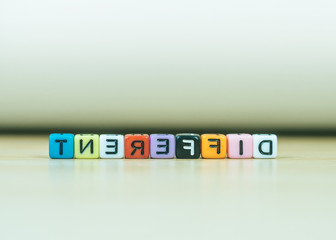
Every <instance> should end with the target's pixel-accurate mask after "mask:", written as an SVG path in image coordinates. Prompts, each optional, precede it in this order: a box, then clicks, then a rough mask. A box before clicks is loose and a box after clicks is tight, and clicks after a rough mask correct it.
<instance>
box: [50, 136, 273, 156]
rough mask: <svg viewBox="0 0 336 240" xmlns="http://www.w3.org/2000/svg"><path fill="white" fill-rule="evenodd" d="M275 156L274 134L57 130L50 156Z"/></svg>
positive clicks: (52, 139)
mask: <svg viewBox="0 0 336 240" xmlns="http://www.w3.org/2000/svg"><path fill="white" fill-rule="evenodd" d="M200 155H201V156H202V158H225V157H226V156H228V157H229V158H252V157H254V158H275V157H276V156H277V136H276V135H274V134H254V135H250V134H228V135H226V136H225V135H223V134H203V135H198V134H191V133H190V134H187V133H185V134H177V135H176V137H175V136H174V135H172V134H151V135H147V134H128V135H125V136H123V135H119V134H102V135H100V136H99V135H97V134H76V135H73V134H68V133H67V134H58V133H53V134H51V135H50V137H49V156H50V158H61V159H66V158H86V159H88V158H99V157H100V158H136V159H140V158H149V156H150V157H151V158H174V157H175V156H176V158H183V159H197V158H199V157H200Z"/></svg>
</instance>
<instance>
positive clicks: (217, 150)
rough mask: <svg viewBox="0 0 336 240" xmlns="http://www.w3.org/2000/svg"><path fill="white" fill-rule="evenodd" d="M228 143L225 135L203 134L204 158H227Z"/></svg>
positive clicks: (202, 152) (202, 149) (202, 151)
mask: <svg viewBox="0 0 336 240" xmlns="http://www.w3.org/2000/svg"><path fill="white" fill-rule="evenodd" d="M226 142H227V141H226V136H225V135H223V134H202V135H201V154H202V158H225V157H226V145H227V144H226Z"/></svg>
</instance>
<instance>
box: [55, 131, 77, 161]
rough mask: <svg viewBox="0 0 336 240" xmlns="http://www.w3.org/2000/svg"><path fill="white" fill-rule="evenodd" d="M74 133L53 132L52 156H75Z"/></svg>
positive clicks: (63, 157)
mask: <svg viewBox="0 0 336 240" xmlns="http://www.w3.org/2000/svg"><path fill="white" fill-rule="evenodd" d="M74 138H75V137H74V135H73V134H70V133H53V134H50V136H49V157H50V158H62V159H65V158H73V156H74Z"/></svg>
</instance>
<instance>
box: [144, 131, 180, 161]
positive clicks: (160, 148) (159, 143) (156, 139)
mask: <svg viewBox="0 0 336 240" xmlns="http://www.w3.org/2000/svg"><path fill="white" fill-rule="evenodd" d="M150 156H151V157H152V158H174V156H175V136H174V135H172V134H151V135H150Z"/></svg>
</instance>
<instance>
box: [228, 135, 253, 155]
mask: <svg viewBox="0 0 336 240" xmlns="http://www.w3.org/2000/svg"><path fill="white" fill-rule="evenodd" d="M226 138H227V140H228V157H229V158H252V157H253V137H252V135H251V134H227V135H226Z"/></svg>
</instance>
